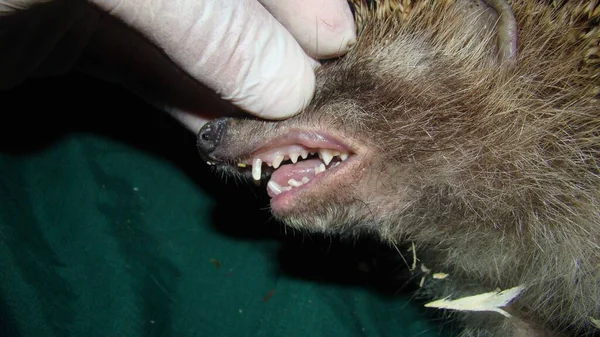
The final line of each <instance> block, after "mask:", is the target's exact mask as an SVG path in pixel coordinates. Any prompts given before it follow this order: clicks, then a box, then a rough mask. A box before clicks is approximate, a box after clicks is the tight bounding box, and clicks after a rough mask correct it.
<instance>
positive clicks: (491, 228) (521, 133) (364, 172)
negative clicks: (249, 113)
mask: <svg viewBox="0 0 600 337" xmlns="http://www.w3.org/2000/svg"><path fill="white" fill-rule="evenodd" d="M459 3H460V2H459ZM464 3H465V2H464V1H463V2H461V4H464ZM509 3H510V5H511V7H512V9H513V12H514V15H515V17H516V20H517V27H518V48H517V50H518V53H517V59H516V64H515V65H512V64H510V62H502V61H499V60H498V50H497V48H496V45H497V44H496V36H497V31H496V29H495V28H494V26H491V25H487V26H486V25H485V23H486V22H487V23H489V22H490V21H489V20H488V19H485V18H484V19H481V18H482V17H484V16H485V15H487V14H485V13H484V12H482V11H478V10H477V9H469V10H467V11H465V10H464V9H461V8H459V7H461V6H456V3H455V2H453V1H406V0H404V1H401V0H397V1H392V0H386V1H380V4H379V6H378V7H377V6H375V7H373V6H367V5H366V4H365V3H364V2H360V1H355V9H356V15H357V22H358V23H359V29H360V31H359V40H358V43H357V45H356V46H355V47H354V49H353V50H352V51H351V52H350V53H349V54H348V55H346V56H344V57H342V58H341V59H339V60H336V61H334V62H330V63H327V64H326V65H325V66H324V67H323V68H322V69H321V70H320V71H319V73H318V77H317V81H318V84H317V93H316V96H315V98H314V100H313V102H312V103H311V105H310V106H309V107H308V108H307V109H306V111H304V112H303V113H302V114H300V115H298V116H297V117H294V118H292V119H289V120H286V121H281V122H259V121H251V120H237V121H231V122H230V123H229V126H228V131H227V136H226V138H225V139H224V141H223V142H224V144H222V148H223V149H227V150H222V151H221V155H222V156H223V157H224V158H227V159H231V160H235V159H239V158H241V157H244V155H246V154H247V153H249V152H250V151H251V150H252V149H253V148H255V147H256V146H257V145H258V144H262V143H263V142H264V141H266V140H268V139H272V138H274V137H276V136H278V135H280V134H283V133H284V132H286V131H287V130H289V129H291V128H297V129H302V130H315V129H318V130H324V131H326V132H328V133H330V134H333V135H337V136H340V137H343V138H342V139H344V140H345V141H347V142H348V143H349V144H350V145H352V146H355V147H356V148H358V149H359V151H357V155H356V156H357V158H360V159H361V162H360V165H359V167H358V168H357V169H355V170H354V172H353V173H352V177H351V178H350V177H346V178H345V180H344V182H343V183H342V182H340V181H338V180H333V181H332V182H331V184H330V185H329V186H327V185H325V186H322V188H320V189H319V190H318V191H312V192H311V194H310V195H307V197H306V198H305V200H304V201H303V202H301V203H299V204H298V205H297V207H296V208H295V209H294V210H293V211H289V212H288V213H286V214H275V215H276V216H277V217H278V218H280V219H281V220H282V221H284V222H285V223H286V224H288V225H290V226H293V227H296V228H300V229H303V230H313V231H318V232H325V233H343V234H344V233H345V234H352V235H354V234H358V233H362V232H365V231H366V232H369V233H375V234H376V235H378V236H380V237H381V239H382V240H384V241H386V242H391V243H393V244H398V245H400V244H402V243H403V242H414V244H415V246H416V251H417V256H418V258H419V259H420V261H421V262H422V263H423V264H425V265H426V266H427V267H428V268H429V269H431V270H433V271H436V272H444V273H447V274H449V275H450V277H449V278H448V279H446V280H429V281H428V283H427V285H426V286H425V287H424V288H423V289H424V290H428V291H431V292H430V293H429V294H430V295H432V296H433V297H435V298H440V297H443V296H446V295H453V296H454V297H458V296H456V295H458V294H460V295H468V294H477V293H479V292H483V291H491V290H494V289H496V288H501V289H507V288H510V287H514V286H517V285H521V284H523V285H526V286H527V289H526V291H525V292H524V293H523V294H522V295H521V296H520V297H519V298H518V299H517V300H516V301H514V302H513V303H512V304H511V310H513V311H512V312H513V313H515V316H516V317H517V318H514V319H512V320H506V321H503V322H499V323H498V325H494V324H493V323H492V320H493V319H496V318H498V317H500V318H501V316H499V315H497V314H495V313H493V314H492V316H493V317H494V318H493V319H491V320H490V321H486V323H485V324H484V326H483V327H479V326H478V325H477V324H472V325H471V326H470V327H467V329H466V330H465V335H467V334H470V335H471V336H478V335H481V336H484V335H486V336H487V335H490V336H519V334H521V335H523V334H525V335H531V336H535V335H534V333H533V332H531V333H525V332H524V331H526V330H527V329H534V330H535V331H537V332H535V333H537V334H539V335H549V334H550V332H547V331H554V332H553V333H556V334H558V333H559V332H563V333H565V335H568V336H575V335H578V333H581V334H582V333H584V332H587V333H592V332H593V331H596V332H597V330H594V328H593V325H592V324H591V322H590V317H596V318H600V166H599V164H600V102H599V101H598V93H599V92H600V90H599V86H600V71H599V68H598V65H599V61H598V60H599V55H600V53H599V52H598V48H600V47H599V46H598V41H599V40H600V28H599V27H598V21H599V20H600V19H599V17H600V7H599V6H598V5H597V4H595V3H594V2H593V1H592V2H590V1H586V2H577V1H568V2H565V3H564V4H561V5H557V4H554V3H553V2H551V1H546V2H544V1H532V0H529V1H509ZM487 13H489V11H488V12H487ZM473 14H476V15H473ZM477 20H484V21H482V22H483V23H482V22H479V23H477ZM484 26H485V29H482V28H484ZM594 48H595V49H594ZM483 315H485V314H483ZM484 317H488V316H484ZM522 321H524V322H527V323H525V325H523V323H522ZM473 322H475V321H473ZM537 325H539V327H536V326H537ZM523 326H525V327H523ZM534 327H535V328H534ZM544 331H546V332H544Z"/></svg>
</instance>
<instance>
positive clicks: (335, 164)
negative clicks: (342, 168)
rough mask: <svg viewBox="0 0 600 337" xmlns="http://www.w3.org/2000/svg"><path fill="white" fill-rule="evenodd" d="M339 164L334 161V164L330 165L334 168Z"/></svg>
mask: <svg viewBox="0 0 600 337" xmlns="http://www.w3.org/2000/svg"><path fill="white" fill-rule="evenodd" d="M339 164H340V162H339V161H336V162H335V163H333V164H332V165H331V167H336V166H338V165H339Z"/></svg>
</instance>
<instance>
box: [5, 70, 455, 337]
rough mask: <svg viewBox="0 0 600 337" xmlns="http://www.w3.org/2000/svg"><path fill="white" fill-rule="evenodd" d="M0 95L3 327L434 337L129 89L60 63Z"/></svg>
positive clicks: (418, 312) (421, 318) (333, 247)
mask: <svg viewBox="0 0 600 337" xmlns="http://www.w3.org/2000/svg"><path fill="white" fill-rule="evenodd" d="M0 97H1V98H2V101H1V102H2V107H1V109H2V114H0V116H1V117H0V118H1V119H0V141H1V142H0V169H1V175H0V201H1V202H0V266H1V268H2V270H1V273H0V335H1V336H10V337H25V336H27V337H29V336H44V337H46V336H48V337H50V336H85V337H95V336H257V337H258V336H290V337H295V336H326V337H334V336H394V337H402V336H423V337H427V336H441V335H443V334H442V331H443V330H442V328H441V327H440V326H439V325H437V323H436V322H435V321H433V320H432V319H431V318H430V317H428V316H427V314H428V313H429V312H427V311H424V310H423V309H422V306H421V305H420V304H419V303H415V302H407V300H408V298H409V296H410V295H408V294H407V295H398V296H392V295H390V294H389V292H387V293H386V292H384V291H378V290H375V289H376V288H377V287H376V286H375V283H376V282H373V278H370V277H365V276H361V275H363V274H361V273H359V272H355V271H353V268H352V265H353V263H354V262H355V260H356V259H358V258H357V256H360V254H359V253H356V254H355V255H351V254H350V253H349V250H348V248H347V247H346V246H343V245H339V244H337V243H335V242H331V243H330V242H329V241H328V240H326V239H324V240H321V239H319V238H315V237H308V236H303V235H301V234H298V233H296V234H294V235H292V234H293V233H290V232H288V233H287V235H286V233H285V230H284V229H283V228H282V227H280V226H279V225H278V224H275V223H273V222H270V221H267V220H268V214H266V212H265V211H264V210H261V207H264V204H263V202H264V200H262V199H260V198H255V197H254V192H253V190H252V189H251V188H237V187H236V186H235V185H226V186H225V185H222V184H221V182H220V181H219V180H218V179H217V178H216V177H214V176H212V175H211V174H210V172H209V170H208V169H207V168H206V167H204V165H203V164H202V163H201V162H200V160H199V158H198V156H197V155H196V151H195V148H194V136H193V135H191V134H188V133H186V132H185V131H184V129H183V128H181V127H180V126H179V125H178V124H177V123H175V122H174V121H172V120H171V119H169V118H168V117H167V116H165V115H163V114H162V113H159V112H156V111H154V110H153V109H151V108H149V107H148V106H147V105H145V104H142V103H141V102H140V101H139V100H138V99H136V98H132V97H131V95H130V94H128V93H126V92H124V91H122V90H120V89H118V88H114V87H111V86H108V85H105V84H103V83H99V82H94V81H90V80H89V79H86V78H84V77H80V76H70V77H67V78H66V79H60V80H59V79H47V80H40V81H32V82H30V83H29V84H27V85H24V86H22V87H19V88H17V89H15V90H12V91H10V92H5V93H0ZM53 123H54V124H53ZM238 217H239V218H238ZM355 258H356V259H355ZM392 290H393V289H392ZM392 292H393V291H392Z"/></svg>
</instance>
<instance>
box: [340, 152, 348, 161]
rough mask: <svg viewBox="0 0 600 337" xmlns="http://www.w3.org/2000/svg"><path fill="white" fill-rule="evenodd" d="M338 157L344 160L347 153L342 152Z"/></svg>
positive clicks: (346, 157)
mask: <svg viewBox="0 0 600 337" xmlns="http://www.w3.org/2000/svg"><path fill="white" fill-rule="evenodd" d="M340 159H341V160H342V161H344V160H346V159H348V154H347V153H342V154H340Z"/></svg>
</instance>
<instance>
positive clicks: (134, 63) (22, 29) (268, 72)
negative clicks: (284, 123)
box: [0, 0, 355, 131]
mask: <svg viewBox="0 0 600 337" xmlns="http://www.w3.org/2000/svg"><path fill="white" fill-rule="evenodd" d="M259 1H260V2H259ZM259 1H257V0H219V1H216V0H162V1H161V0H120V1H117V0H90V1H89V2H82V1H78V0H3V1H0V29H1V30H0V50H3V53H0V70H1V71H2V73H3V74H6V75H7V76H2V79H0V89H2V88H8V87H11V86H14V85H16V84H18V83H20V82H22V81H24V80H25V79H27V78H29V77H33V76H46V75H56V74H62V73H65V72H66V71H69V70H71V69H79V70H82V71H86V72H88V73H91V74H94V75H96V76H99V77H101V78H104V79H107V80H111V81H115V82H117V83H120V84H123V85H125V86H126V87H127V88H129V89H130V90H132V91H134V92H136V93H138V94H139V95H141V96H142V97H144V98H145V99H147V100H148V101H150V102H151V103H153V104H155V105H156V106H158V107H160V108H161V109H163V110H166V111H168V112H169V113H171V114H172V115H174V116H175V117H176V118H178V119H179V120H180V121H182V122H183V123H184V124H185V125H186V126H188V127H189V128H190V129H191V130H193V131H197V130H198V129H199V128H200V126H201V125H202V124H204V122H206V120H208V119H211V118H214V117H216V116H219V115H221V114H233V113H234V110H235V109H234V107H235V108H239V109H242V110H244V111H246V112H248V113H250V114H253V115H256V116H259V117H262V118H269V119H279V118H286V117H289V116H291V115H293V114H295V113H297V112H298V111H299V110H300V109H301V108H302V106H303V105H305V104H306V103H307V102H308V101H309V100H310V99H311V98H312V94H313V91H314V72H313V70H314V67H315V66H316V65H317V62H316V61H315V60H314V59H322V58H330V57H335V56H339V55H342V54H344V53H345V52H346V51H347V50H348V48H349V47H350V46H351V45H352V44H353V42H354V40H355V31H354V21H353V18H352V13H351V12H350V9H349V7H348V5H347V2H346V1H345V0H306V1H299V0H259ZM4 51H8V52H4ZM100 95H101V94H100ZM100 98H101V99H105V100H106V99H110V98H107V97H100ZM220 99H224V100H225V101H226V102H229V103H231V104H224V102H223V101H222V100H220ZM232 105H233V106H232Z"/></svg>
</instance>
